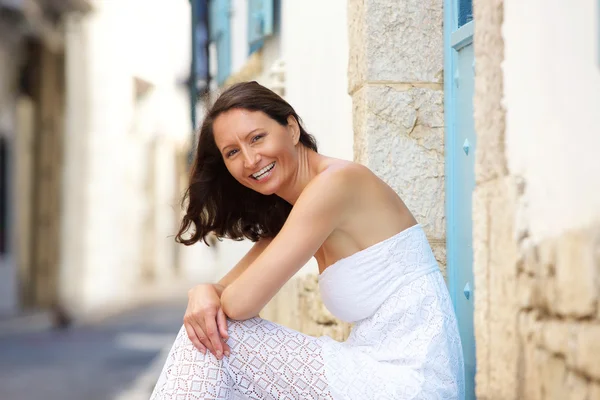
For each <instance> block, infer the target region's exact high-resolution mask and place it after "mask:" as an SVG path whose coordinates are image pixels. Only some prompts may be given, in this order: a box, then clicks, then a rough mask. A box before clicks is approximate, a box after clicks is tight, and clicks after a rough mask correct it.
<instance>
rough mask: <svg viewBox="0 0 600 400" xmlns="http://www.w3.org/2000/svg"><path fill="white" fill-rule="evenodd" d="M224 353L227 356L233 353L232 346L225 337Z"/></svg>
mask: <svg viewBox="0 0 600 400" xmlns="http://www.w3.org/2000/svg"><path fill="white" fill-rule="evenodd" d="M223 354H225V355H226V356H227V357H229V356H230V355H231V347H229V345H228V344H227V342H225V339H223Z"/></svg>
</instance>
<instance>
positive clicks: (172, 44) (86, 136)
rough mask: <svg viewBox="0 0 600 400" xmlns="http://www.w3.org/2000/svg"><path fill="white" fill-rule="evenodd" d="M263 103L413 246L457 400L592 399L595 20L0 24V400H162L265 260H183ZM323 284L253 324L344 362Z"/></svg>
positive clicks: (26, 6)
mask: <svg viewBox="0 0 600 400" xmlns="http://www.w3.org/2000/svg"><path fill="white" fill-rule="evenodd" d="M248 80H256V81H258V82H259V83H261V84H262V85H264V86H266V87H268V88H270V89H271V90H273V91H275V92H276V93H278V94H280V95H281V96H283V97H284V98H285V99H286V100H287V101H288V102H289V103H290V104H291V105H292V106H293V107H294V108H295V110H296V111H297V112H298V114H299V115H300V116H301V117H302V119H303V122H304V125H305V127H306V129H307V131H308V132H310V133H312V134H314V135H315V137H316V138H317V141H318V144H319V151H320V152H321V153H323V154H325V155H328V156H332V157H337V158H341V159H347V160H354V161H356V162H359V163H362V164H364V165H366V166H367V167H369V168H370V169H371V170H372V171H373V172H374V173H376V174H377V175H378V176H379V177H381V178H382V179H383V180H384V181H386V182H387V183H388V184H389V185H390V186H391V187H392V188H393V189H394V190H395V191H396V192H397V193H399V195H400V196H401V197H402V199H403V200H404V202H405V203H406V204H407V206H408V207H409V208H410V209H411V211H412V212H413V214H414V215H415V217H416V218H417V220H418V221H419V222H420V223H421V225H422V226H423V228H424V229H425V232H426V233H427V236H428V239H429V242H430V244H431V247H432V249H433V252H434V254H435V257H436V259H437V261H438V263H439V265H440V269H441V270H442V272H443V273H444V276H445V278H446V281H447V284H448V289H449V291H450V294H451V297H452V301H453V305H454V308H455V311H456V314H457V319H458V323H459V328H460V333H461V340H462V343H463V350H464V357H465V374H466V375H465V376H466V397H465V398H466V400H473V399H475V398H476V397H479V398H481V399H487V400H522V399H535V400H542V399H560V400H563V399H581V400H600V361H599V360H600V340H599V338H600V178H599V177H600V161H599V158H598V155H597V153H598V149H599V148H600V128H599V124H598V120H599V118H600V3H599V2H598V1H597V0H581V1H578V2H573V4H571V3H569V2H564V1H563V2H558V1H554V2H548V1H544V0H493V1H492V0H0V400H91V399H98V400H103V399H106V400H137V399H147V398H148V397H149V395H150V392H151V390H152V388H153V385H154V383H155V382H156V378H157V377H158V374H159V372H160V368H161V367H162V362H163V360H164V359H165V357H166V352H167V351H168V350H169V347H170V345H171V343H172V341H173V339H174V337H175V335H176V334H177V332H178V330H179V328H180V326H181V324H182V317H183V313H184V310H185V304H186V298H187V291H188V289H190V288H191V287H192V286H194V285H196V284H199V283H203V282H215V281H216V280H218V279H219V277H221V276H222V275H223V274H224V273H226V272H227V271H228V270H229V269H230V268H231V267H232V266H233V265H235V263H236V262H237V261H238V260H239V259H240V258H241V256H242V255H243V254H244V253H245V251H246V250H247V249H248V248H249V247H250V243H248V242H247V241H241V242H233V241H228V240H223V241H217V240H216V239H215V238H213V237H211V238H209V243H210V244H211V246H210V247H207V246H205V245H204V244H201V243H200V244H196V245H194V246H191V247H185V246H182V245H178V244H176V243H175V241H174V236H175V234H176V233H177V231H178V227H179V222H180V217H181V213H182V210H181V206H180V200H181V197H182V195H183V192H184V191H185V189H186V187H187V184H188V182H187V176H188V170H189V166H190V162H191V159H192V157H193V150H194V146H195V143H196V137H195V132H196V129H197V127H198V125H199V124H200V122H201V121H202V118H203V115H204V112H205V110H206V109H207V107H209V106H210V104H211V102H212V101H213V100H214V99H215V98H216V97H217V96H218V94H219V92H220V91H221V90H223V89H224V88H226V87H228V86H229V85H231V84H233V83H236V82H241V81H248ZM316 272H317V269H316V265H315V263H314V262H312V261H311V262H309V263H308V264H307V265H306V266H305V267H304V268H303V269H302V270H301V271H300V272H299V273H298V274H297V275H296V276H295V277H294V278H292V279H291V280H290V281H289V282H288V283H287V284H286V285H285V286H284V287H283V288H282V290H281V291H280V292H279V293H278V294H277V296H275V298H274V299H273V300H272V301H271V302H270V303H269V304H268V305H267V307H266V308H265V309H264V310H263V311H262V313H261V316H262V317H264V318H268V319H270V320H273V321H275V322H278V323H281V324H283V325H287V326H289V327H291V328H294V329H298V330H300V331H302V332H304V333H307V334H311V335H317V336H318V335H330V336H332V337H333V338H335V339H338V340H343V339H344V338H346V337H347V335H348V333H349V331H350V326H349V324H347V323H344V322H342V321H339V320H338V319H336V318H335V317H334V316H332V315H331V314H330V313H329V312H328V311H327V310H326V309H325V307H324V306H323V304H322V302H321V301H320V299H319V290H318V282H317V277H316ZM366 373H368V371H367V372H366Z"/></svg>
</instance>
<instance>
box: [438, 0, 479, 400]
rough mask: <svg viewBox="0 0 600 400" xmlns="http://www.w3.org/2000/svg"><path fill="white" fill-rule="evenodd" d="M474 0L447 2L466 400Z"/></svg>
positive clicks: (452, 188) (471, 292)
mask: <svg viewBox="0 0 600 400" xmlns="http://www.w3.org/2000/svg"><path fill="white" fill-rule="evenodd" d="M472 10H473V7H472V3H471V0H445V4H444V14H445V15H444V26H445V28H444V36H445V38H444V46H445V54H444V58H445V59H444V64H445V66H444V68H445V72H444V74H445V76H444V86H445V87H444V91H445V110H446V113H445V118H446V138H445V139H446V140H445V143H446V149H445V150H446V216H447V250H448V251H447V254H448V283H449V288H450V293H451V296H452V301H453V303H454V308H455V310H456V315H457V318H458V324H459V330H460V336H461V340H462V344H463V353H464V358H465V383H466V396H465V398H466V399H467V400H470V399H474V398H475V370H476V364H475V336H474V332H473V304H474V303H473V302H474V301H475V299H476V294H475V287H474V284H473V247H472V244H473V235H472V200H471V199H472V194H473V189H474V187H475V171H474V167H475V151H476V149H477V140H476V136H475V127H474V121H473V93H474V83H475V56H474V53H473V24H474V22H473V11H472Z"/></svg>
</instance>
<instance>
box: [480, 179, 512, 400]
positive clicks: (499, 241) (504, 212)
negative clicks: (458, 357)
mask: <svg viewBox="0 0 600 400" xmlns="http://www.w3.org/2000/svg"><path fill="white" fill-rule="evenodd" d="M483 186H488V194H489V198H488V201H489V210H490V214H489V219H490V220H489V224H490V225H489V231H490V237H489V243H490V245H489V255H490V263H489V270H488V271H489V286H488V287H489V289H488V290H489V294H488V295H489V302H490V306H489V307H490V308H489V316H488V321H489V322H488V324H489V330H490V335H492V337H491V341H490V349H489V352H490V353H489V359H490V362H489V374H490V377H489V379H490V387H489V390H490V393H494V394H497V396H498V397H497V398H502V399H513V398H515V391H516V388H517V376H516V373H515V371H516V370H517V363H518V359H519V357H518V356H519V351H518V340H517V312H518V309H519V305H518V300H517V293H516V289H517V261H518V253H517V246H516V243H515V240H514V235H513V232H514V218H515V204H516V201H515V199H516V197H517V193H516V187H515V183H514V180H513V179H511V178H502V179H496V180H494V181H490V182H487V183H486V184H485V185H483Z"/></svg>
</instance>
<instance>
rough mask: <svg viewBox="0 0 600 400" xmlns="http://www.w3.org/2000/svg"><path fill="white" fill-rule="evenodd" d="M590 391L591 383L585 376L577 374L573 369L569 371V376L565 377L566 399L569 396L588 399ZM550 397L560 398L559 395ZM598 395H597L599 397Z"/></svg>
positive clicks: (583, 399)
mask: <svg viewBox="0 0 600 400" xmlns="http://www.w3.org/2000/svg"><path fill="white" fill-rule="evenodd" d="M589 393H590V387H589V383H588V382H587V380H586V379H585V378H583V377H582V376H581V375H579V374H576V373H574V372H572V371H569V372H567V377H566V379H565V394H567V396H566V397H563V398H564V399H566V398H569V399H582V400H586V399H589V398H590V397H588V396H589ZM549 398H552V399H557V400H558V399H559V397H556V396H554V397H552V396H550V397H549ZM597 398H598V397H596V399H597ZM591 399H594V397H592V398H591Z"/></svg>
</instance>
